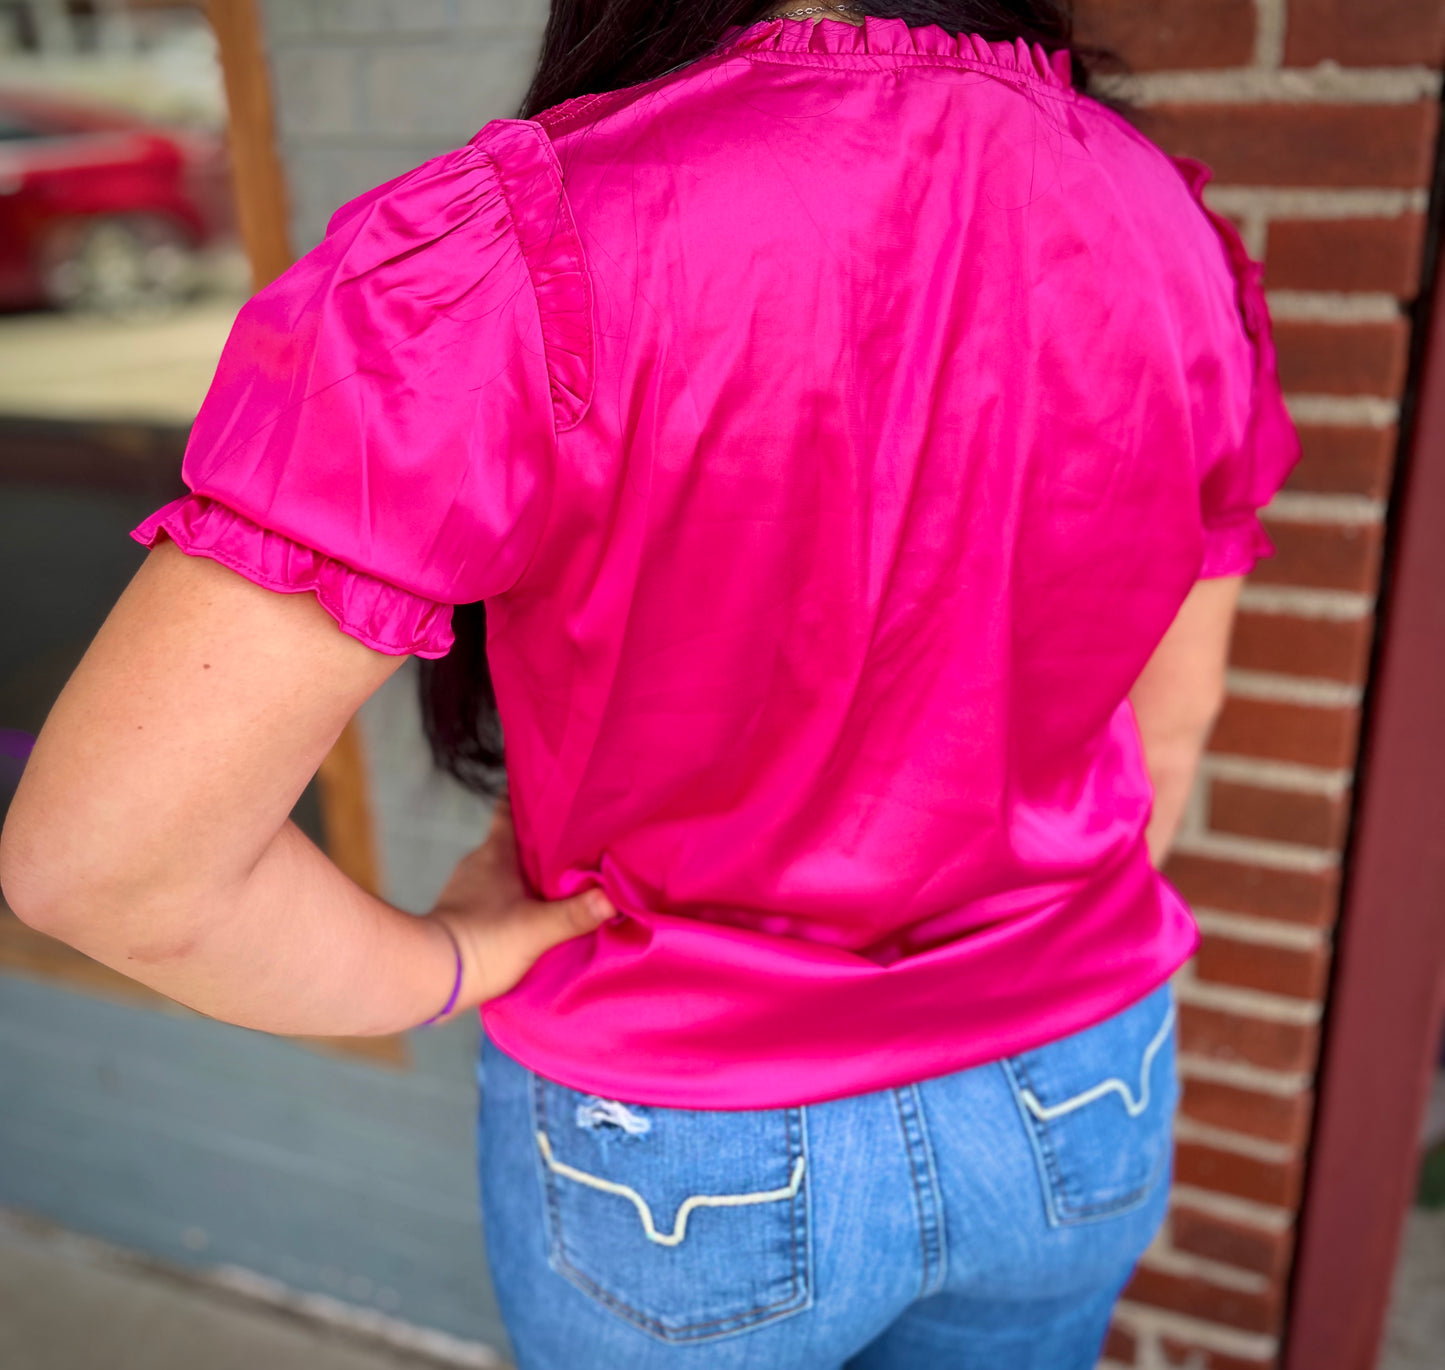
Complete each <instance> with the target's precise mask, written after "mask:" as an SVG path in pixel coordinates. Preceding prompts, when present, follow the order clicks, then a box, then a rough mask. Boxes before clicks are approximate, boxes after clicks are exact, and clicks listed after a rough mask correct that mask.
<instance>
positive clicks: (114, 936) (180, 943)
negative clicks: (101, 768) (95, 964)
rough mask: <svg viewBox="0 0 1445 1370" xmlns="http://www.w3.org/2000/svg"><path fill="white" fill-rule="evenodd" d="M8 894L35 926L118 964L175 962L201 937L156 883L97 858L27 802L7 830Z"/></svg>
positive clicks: (4, 890) (1, 838)
mask: <svg viewBox="0 0 1445 1370" xmlns="http://www.w3.org/2000/svg"><path fill="white" fill-rule="evenodd" d="M0 894H3V897H4V901H5V905H6V907H8V908H9V909H10V911H11V913H13V914H14V915H15V916H16V917H17V918H18V919H19V920H20V921H21V922H22V923H24V924H25V925H26V926H27V927H29V928H32V929H33V930H34V931H36V932H39V933H43V934H45V936H47V937H53V938H55V939H56V940H57V941H60V942H65V943H66V944H68V945H69V946H72V947H75V948H77V949H78V950H80V951H83V952H85V953H86V954H87V955H90V956H93V957H95V958H96V959H98V960H102V961H105V962H106V963H108V964H112V965H113V964H115V963H116V959H117V957H119V958H123V959H125V960H133V961H143V962H150V963H154V962H158V961H166V960H173V959H176V958H178V957H181V956H184V955H185V954H186V953H187V951H188V950H189V948H190V946H191V945H192V944H193V943H194V942H195V940H196V938H195V931H194V926H193V924H192V920H189V919H183V920H179V921H178V920H177V918H176V917H175V913H176V908H175V904H176V901H174V900H168V899H165V898H164V897H163V891H162V890H161V889H160V887H159V886H158V885H157V884H156V883H155V882H153V881H139V880H136V879H134V878H133V877H132V875H131V874H130V873H129V872H127V871H124V870H121V869H118V868H117V867H116V866H114V865H112V864H110V863H106V862H104V861H97V860H96V859H95V854H94V853H87V852H86V851H85V850H83V849H81V848H78V847H77V846H76V845H75V843H74V842H73V841H71V840H68V839H67V834H66V833H65V832H64V831H55V832H50V831H48V829H47V825H46V824H42V823H39V822H36V821H33V819H32V817H31V815H29V814H28V813H26V812H25V810H24V807H23V805H20V804H15V805H12V806H11V812H10V815H9V818H8V820H7V822H6V823H5V827H4V830H3V832H0ZM163 905H164V907H163Z"/></svg>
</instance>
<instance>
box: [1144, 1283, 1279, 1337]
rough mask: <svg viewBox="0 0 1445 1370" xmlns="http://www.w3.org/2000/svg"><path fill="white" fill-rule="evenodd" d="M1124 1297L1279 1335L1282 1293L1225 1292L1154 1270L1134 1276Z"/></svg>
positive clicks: (1255, 1330)
mask: <svg viewBox="0 0 1445 1370" xmlns="http://www.w3.org/2000/svg"><path fill="white" fill-rule="evenodd" d="M1124 1297H1125V1298H1126V1299H1131V1300H1133V1301H1134V1302H1136V1303H1143V1304H1151V1305H1153V1306H1154V1307H1155V1308H1167V1309H1169V1310H1171V1311H1172V1312H1175V1313H1183V1314H1185V1315H1186V1316H1187V1317H1191V1318H1202V1319H1203V1320H1204V1321H1205V1322H1222V1323H1225V1324H1226V1325H1227V1326H1230V1327H1239V1328H1242V1329H1244V1330H1245V1331H1246V1332H1270V1333H1274V1332H1278V1331H1279V1327H1280V1312H1281V1301H1280V1295H1279V1291H1278V1290H1273V1289H1272V1290H1270V1291H1268V1292H1267V1293H1263V1294H1250V1293H1245V1292H1244V1291H1243V1290H1239V1289H1223V1288H1221V1287H1220V1286H1219V1285H1217V1284H1210V1283H1209V1282H1208V1281H1207V1280H1202V1279H1199V1278H1198V1277H1197V1276H1189V1275H1172V1274H1169V1273H1168V1272H1166V1271H1163V1270H1156V1269H1154V1268H1153V1267H1151V1266H1141V1267H1140V1268H1139V1269H1138V1270H1136V1271H1135V1272H1134V1278H1133V1279H1132V1280H1130V1282H1129V1287H1128V1288H1127V1289H1126V1290H1125V1291H1124Z"/></svg>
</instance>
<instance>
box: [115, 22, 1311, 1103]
mask: <svg viewBox="0 0 1445 1370" xmlns="http://www.w3.org/2000/svg"><path fill="white" fill-rule="evenodd" d="M1207 179H1208V172H1207V171H1206V170H1205V169H1204V168H1203V167H1201V166H1199V165H1198V164H1195V163H1189V162H1181V161H1171V160H1170V159H1169V158H1168V157H1166V156H1165V155H1164V154H1163V153H1161V152H1160V151H1159V150H1158V149H1157V148H1155V147H1154V146H1153V145H1152V144H1151V143H1149V142H1148V141H1147V140H1146V139H1145V138H1143V137H1142V136H1141V135H1140V134H1139V133H1137V132H1136V131H1135V130H1134V129H1133V128H1131V127H1130V126H1129V125H1128V124H1127V123H1126V122H1125V121H1124V120H1123V119H1121V118H1119V117H1118V116H1116V115H1115V114H1113V113H1111V112H1110V111H1108V110H1106V109H1105V108H1103V107H1102V106H1100V105H1098V104H1096V103H1094V102H1093V101H1091V100H1089V99H1087V98H1084V97H1082V96H1080V95H1078V94H1076V93H1075V92H1074V91H1073V90H1072V89H1071V88H1070V85H1069V80H1068V64H1067V60H1066V57H1065V56H1063V55H1058V56H1054V57H1051V56H1050V55H1049V54H1047V53H1046V52H1044V51H1043V50H1042V49H1041V48H1038V47H1030V46H1027V45H1025V44H1023V43H1018V44H1012V45H1010V44H1002V43H987V42H984V41H982V40H980V39H978V38H974V37H970V36H967V35H951V34H948V33H946V32H944V31H943V30H942V29H940V28H937V27H932V26H930V27H920V28H910V27H908V26H907V25H906V24H905V23H904V22H903V21H902V20H896V19H875V18H869V19H867V20H866V21H865V22H864V24H863V26H862V28H854V27H852V26H851V25H849V24H846V23H842V22H839V21H834V20H826V19H825V20H823V21H821V22H818V23H816V24H814V23H809V22H806V21H797V20H784V19H775V20H768V21H760V22H758V23H755V24H752V25H749V26H745V27H741V28H734V29H732V30H730V31H729V33H728V35H727V36H726V38H725V40H724V41H723V43H722V45H721V47H720V48H719V49H718V50H717V51H716V52H715V53H713V54H712V55H710V56H708V57H706V58H704V59H702V60H700V61H697V62H695V63H693V64H691V65H689V66H686V67H684V68H682V69H679V70H677V71H674V72H670V73H668V74H667V75H665V76H663V77H660V78H658V79H657V80H654V81H651V82H649V83H647V84H645V85H641V86H635V87H632V88H629V89H627V90H622V91H617V92H613V93H610V94H604V95H595V96H583V97H580V98H578V99H575V100H570V101H567V102H566V103H564V104H562V105H559V106H557V107H556V108H554V109H551V110H549V111H547V112H546V113H545V114H543V115H542V116H540V117H539V118H538V119H537V120H535V121H527V120H516V119H501V120H497V121H495V122H493V123H490V124H488V125H487V126H486V127H485V128H483V129H482V131H481V132H480V133H478V134H477V136H476V137H475V138H474V139H472V141H471V142H470V143H468V144H467V145H466V146H465V147H462V148H459V149H457V150H455V151H453V152H449V153H447V154H446V155H444V156H441V157H438V158H436V159H435V160H433V161H430V162H428V163H426V164H425V165H424V166H421V167H419V168H417V169H416V170H415V171H412V172H410V173H408V174H407V175H405V176H402V177H400V178H399V179H397V180H395V181H392V182H390V183H388V184H387V185H384V186H382V187H380V188H379V189H376V190H373V191H371V192H369V193H368V194H366V195H363V196H361V197H360V198H359V199H357V200H354V201H352V202H351V203H350V204H348V205H346V206H344V207H343V208H342V209H341V210H340V211H338V213H337V214H336V216H335V218H334V219H333V220H332V223H331V226H330V229H329V231H328V233H327V236H326V238H325V240H324V241H323V242H322V243H321V244H320V246H319V247H317V248H316V249H315V250H314V251H312V252H310V253H308V254H307V255H306V256H305V257H303V258H302V259H301V260H300V261H299V262H297V263H296V265H295V266H294V267H292V268H291V270H289V271H288V272H287V273H286V274H285V275H284V276H282V277H281V278H280V279H279V280H277V281H276V282H274V283H273V284H272V285H270V286H268V287H267V288H266V289H264V290H262V291H261V292H260V293H259V294H258V295H257V296H256V297H255V298H254V299H252V300H251V301H250V303H249V304H247V305H246V307H245V308H244V309H243V310H242V312H241V315H240V317H239V318H238V319H237V321H236V325H235V328H234V330H233V332H232V334H231V338H230V341H229V343H228V344H227V347H226V350H225V354H224V356H223V357H222V359H221V363H220V367H219V370H218V371H217V374H216V379H215V382H214V384H213V386H212V388H211V391H210V394H209V395H208V397H207V399H206V402H205V406H204V408H203V409H202V411H201V413H200V416H199V418H198V419H197V421H196V424H195V428H194V431H193V434H192V437H191V443H190V447H189V449H188V451H187V454H186V462H185V476H186V479H187V482H188V484H189V486H190V487H191V489H192V490H193V491H194V494H192V495H190V496H189V497H187V498H184V499H181V500H178V501H177V502H175V503H174V504H171V505H168V506H167V507H166V508H164V509H162V510H160V511H159V512H158V513H156V514H155V515H154V516H153V517H152V518H150V519H149V520H147V522H146V523H144V524H142V525H141V527H140V528H139V529H137V530H136V534H135V536H136V537H137V538H139V539H140V540H141V541H142V542H144V543H146V544H147V545H149V544H152V543H154V542H155V540H156V539H157V538H158V537H160V536H161V535H162V534H163V533H164V534H165V535H167V536H169V537H170V538H171V539H173V540H174V541H175V542H176V543H178V544H179V545H180V546H181V547H182V548H184V549H185V550H186V551H187V552H190V553H193V554H195V555H199V556H207V557H213V558H215V559H216V560H218V561H221V562H224V563H225V564H226V565H228V566H230V567H232V568H234V569H235V570H236V571H238V572H240V573H241V574H242V575H244V576H247V577H249V578H250V579H252V580H254V581H256V582H257V583H259V584H261V585H266V586H270V587H271V588H273V589H276V590H280V591H313V592H314V593H315V594H316V596H317V597H318V599H319V600H320V602H321V603H322V604H323V605H324V606H325V607H326V609H327V610H328V611H329V612H330V613H331V614H332V615H333V616H334V617H335V618H336V620H337V621H338V623H339V624H340V625H341V628H342V630H343V631H345V632H347V633H350V634H352V635H353V636H355V637H357V638H359V639H360V640H361V641H363V642H365V643H368V644H369V645H370V646H372V647H374V648H376V649H377V650H379V651H383V652H392V653H415V654H417V655H420V656H439V655H441V654H443V653H445V651H446V650H447V647H448V645H449V643H450V641H451V636H450V630H449V626H448V625H449V618H450V606H452V605H454V604H458V603H463V602H467V601H474V600H478V599H484V600H486V602H487V613H488V623H489V627H490V641H489V654H490V659H491V665H492V671H493V674H494V677H495V682H496V689H497V696H498V700H499V704H500V708H501V714H502V718H503V722H504V726H505V732H506V745H507V755H508V768H509V773H510V778H511V789H512V797H513V805H514V809H515V813H516V820H517V831H518V836H519V842H520V847H521V855H522V861H523V865H524V869H525V871H526V874H527V876H528V878H529V879H530V881H531V883H532V884H533V886H534V887H535V888H536V889H537V890H538V891H540V892H542V893H543V894H545V895H546V896H548V897H558V896H564V895H567V894H570V893H573V892H575V891H577V890H578V889H580V888H582V887H585V886H590V885H601V886H602V887H603V888H604V889H605V890H606V891H607V893H608V894H609V895H610V896H611V898H612V899H613V901H614V902H615V903H616V905H617V907H618V908H619V909H620V910H621V911H622V916H621V917H620V918H618V919H616V920H614V921H613V922H611V923H609V924H607V925H605V926H604V927H603V928H601V929H600V930H599V931H598V932H596V933H595V934H593V935H590V936H587V937H584V938H581V939H579V940H577V941H574V942H571V943H568V944H566V945H564V946H561V947H558V948H556V949H554V950H553V951H551V952H549V953H548V954H547V955H545V956H544V957H543V958H542V959H541V960H540V961H539V962H538V963H537V965H536V966H535V967H534V968H533V969H532V971H531V972H530V973H529V974H528V975H527V976H526V978H525V979H524V980H523V981H522V983H521V984H520V985H518V987H517V988H516V989H514V990H513V991H512V992H511V993H509V994H506V995H504V996H502V997H501V998H499V999H495V1000H493V1001H492V1002H491V1003H489V1004H487V1005H486V1006H485V1008H484V1010H483V1014H482V1016H483V1020H484V1022H485V1025H486V1028H487V1030H488V1032H489V1033H490V1034H491V1035H492V1037H493V1038H494V1040H495V1041H496V1042H497V1043H498V1045H499V1046H501V1047H502V1048H503V1049H504V1050H505V1051H507V1052H509V1053H510V1054H512V1055H514V1056H516V1057H517V1058H518V1059H520V1060H521V1061H522V1062H523V1063H525V1064H526V1065H528V1066H531V1067H533V1068H534V1069H536V1070H538V1071H540V1072H542V1073H543V1074H545V1075H547V1076H550V1077H551V1078H553V1079H555V1080H558V1081H561V1082H563V1083H564V1084H568V1085H571V1086H574V1087H576V1088H580V1089H585V1090H589V1091H594V1092H596V1093H599V1094H602V1095H605V1096H607V1097H611V1098H620V1099H626V1100H631V1101H636V1102H641V1103H653V1104H663V1105H685V1106H691V1107H713V1108H741V1107H763V1106H773V1105H780V1104H794V1103H805V1102H809V1101H813V1100H821V1099H827V1098H831V1097H835V1096H839V1095H843V1094H848V1093H854V1092H858V1091H863V1090H870V1089H876V1088H881V1087H884V1086H889V1085H894V1084H898V1083H901V1082H905V1081H912V1080H917V1079H921V1078H925V1077H928V1076H932V1075H937V1074H940V1073H943V1072H947V1071H952V1070H956V1069H959V1068H962V1067H965V1066H969V1065H972V1064H976V1063H979V1062H983V1061H988V1060H992V1059H996V1058H999V1057H1003V1056H1007V1055H1010V1054H1013V1053H1015V1052H1018V1051H1021V1050H1024V1049H1026V1048H1029V1047H1033V1046H1036V1045H1038V1044H1040V1043H1042V1042H1045V1041H1048V1040H1050V1039H1052V1038H1054V1037H1057V1036H1059V1035H1061V1034H1064V1033H1068V1032H1070V1031H1073V1030H1076V1029H1079V1028H1083V1027H1085V1026H1087V1025H1089V1024H1091V1023H1094V1022H1096V1021H1098V1020H1099V1019H1101V1018H1103V1017H1105V1016H1107V1015H1109V1014H1110V1013H1112V1012H1114V1011H1115V1010H1117V1009H1119V1008H1121V1007H1123V1006H1124V1005H1126V1004H1128V1003H1130V1002H1132V1001H1134V1000H1135V999H1137V998H1139V997H1140V996H1141V995H1143V994H1144V993H1146V992H1147V991H1149V990H1150V989H1152V988H1154V987H1155V986H1157V985H1158V984H1159V983H1160V982H1161V981H1163V980H1164V979H1165V978H1166V977H1167V976H1168V975H1169V974H1170V973H1171V972H1172V971H1174V970H1175V969H1176V968H1177V967H1178V966H1179V965H1180V964H1181V962H1183V961H1184V960H1185V959H1186V958H1187V957H1188V956H1189V955H1190V953H1191V952H1192V950H1193V949H1194V946H1195V944H1196V939H1197V933H1196V931H1195V928H1194V924H1193V921H1192V919H1191V917H1190V915H1189V912H1188V910H1187V909H1186V907H1185V905H1184V903H1183V901H1182V900H1181V899H1180V897H1179V895H1178V894H1177V893H1176V892H1175V891H1174V890H1173V889H1172V888H1171V887H1170V885H1169V884H1168V883H1167V882H1166V881H1165V880H1164V879H1163V878H1161V877H1160V876H1159V875H1158V874H1156V872H1155V871H1154V870H1153V868H1152V867H1151V865H1150V862H1149V858H1148V854H1147V851H1146V848H1145V844H1144V828H1145V822H1146V819H1147V817H1148V814H1149V808H1150V801H1151V794H1150V786H1149V781H1148V777H1147V774H1146V771H1145V767H1144V762H1143V757H1142V754H1141V749H1140V742H1139V736H1138V732H1137V729H1136V726H1135V722H1134V718H1133V715H1132V712H1131V709H1130V706H1129V704H1128V701H1127V693H1128V691H1129V689H1130V687H1131V685H1132V684H1133V682H1134V680H1135V678H1136V677H1137V676H1138V674H1139V671H1140V669H1141V668H1142V667H1143V665H1144V663H1145V661H1146V660H1147V659H1148V657H1149V655H1150V653H1151V652H1152V651H1153V649H1154V647H1155V645H1156V644H1157V643H1158V641H1159V639H1160V637H1161V635H1162V634H1163V632H1164V630H1165V628H1166V627H1167V626H1168V625H1169V623H1170V621H1171V620H1172V619H1173V617H1174V615H1175V612H1176V611H1177V610H1178V608H1179V606H1180V603H1181V602H1182V601H1183V599H1184V597H1185V595H1186V594H1187V592H1188V591H1189V588H1190V586H1191V585H1192V584H1193V583H1194V582H1195V580H1196V579H1198V578H1199V577H1201V576H1221V575H1234V574H1239V573H1242V572H1245V571H1248V570H1249V569H1250V567H1251V566H1253V564H1254V562H1255V560H1256V559H1257V558H1258V557H1260V556H1261V555H1265V554H1267V553H1268V552H1269V551H1270V550H1271V549H1270V545H1269V542H1268V539H1267V538H1266V537H1265V535H1264V533H1263V531H1262V529H1261V526H1260V523H1259V521H1258V518H1257V517H1256V511H1257V510H1258V509H1259V508H1260V507H1261V506H1262V505H1264V504H1265V503H1266V502H1267V501H1268V500H1269V499H1270V497H1271V496H1272V495H1273V493H1274V492H1275V491H1276V490H1277V489H1278V487H1279V486H1280V484H1281V482H1282V481H1283V480H1284V478H1285V475H1286V474H1287V472H1288V471H1289V469H1290V467H1291V465H1292V464H1293V463H1294V461H1295V460H1296V457H1297V454H1298V447H1297V442H1296V438H1295V434H1294V431H1293V429H1292V427H1291V425H1290V422H1289V419H1288V417H1287V415H1286V413H1285V409H1284V406H1283V403H1282V401H1281V397H1280V391H1279V385H1278V381H1277V378H1276V371H1275V360H1274V350H1273V346H1272V343H1271V340H1270V333H1269V321H1268V316H1267V314H1266V310H1265V305H1264V299H1263V295H1262V292H1261V286H1260V279H1259V277H1260V273H1259V269H1258V267H1257V266H1256V265H1255V264H1254V263H1252V262H1251V261H1250V260H1249V258H1248V257H1247V255H1246V253H1245V251H1244V249H1243V247H1242V245H1241V243H1240V239H1239V237H1238V235H1237V234H1236V232H1235V231H1234V229H1233V228H1232V227H1231V225H1230V224H1229V223H1228V222H1226V221H1225V220H1223V219H1221V218H1219V217H1218V216H1216V215H1212V214H1210V213H1208V212H1207V211H1206V210H1204V209H1203V207H1202V202H1201V199H1200V191H1201V189H1202V187H1203V185H1204V183H1205V181H1206V180H1207Z"/></svg>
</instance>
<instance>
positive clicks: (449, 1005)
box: [417, 918, 462, 1027]
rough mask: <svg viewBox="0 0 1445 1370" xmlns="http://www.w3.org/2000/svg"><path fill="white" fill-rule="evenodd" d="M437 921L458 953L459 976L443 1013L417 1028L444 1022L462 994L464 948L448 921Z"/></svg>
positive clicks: (453, 982) (419, 1024)
mask: <svg viewBox="0 0 1445 1370" xmlns="http://www.w3.org/2000/svg"><path fill="white" fill-rule="evenodd" d="M436 921H437V922H438V923H440V924H441V929H442V931H443V932H444V933H446V935H447V936H448V937H449V938H450V939H451V944H452V950H453V951H454V952H456V954H457V975H456V979H455V980H453V981H452V992H451V993H450V994H449V995H447V1001H446V1003H445V1004H443V1005H442V1009H441V1012H440V1013H437V1014H434V1015H433V1016H432V1017H430V1018H428V1019H427V1020H426V1022H424V1023H418V1024H417V1027H431V1025H432V1024H433V1023H439V1022H441V1020H442V1019H443V1018H445V1017H446V1016H447V1014H449V1013H450V1012H451V1011H452V1010H453V1009H454V1008H456V1006H457V996H458V995H459V994H460V993H461V992H462V946H461V943H460V942H458V941H457V935H456V933H454V932H453V931H452V930H451V928H450V927H449V926H448V925H447V922H446V919H444V918H438V919H437V920H436Z"/></svg>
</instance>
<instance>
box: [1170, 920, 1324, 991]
mask: <svg viewBox="0 0 1445 1370" xmlns="http://www.w3.org/2000/svg"><path fill="white" fill-rule="evenodd" d="M1329 968H1330V959H1329V956H1328V954H1327V953H1326V951H1325V949H1324V948H1323V947H1274V946H1269V945H1268V944H1266V943H1262V942H1245V941H1241V940H1240V939H1238V938H1233V937H1220V936H1219V935H1218V934H1217V933H1207V934H1206V935H1205V938H1204V941H1203V943H1202V944H1201V946H1200V948H1199V953H1198V955H1197V956H1196V957H1195V961H1194V971H1195V974H1196V975H1198V976H1199V978H1200V979H1201V980H1209V981H1213V982H1214V983H1216V984H1221V985H1235V986H1237V987H1238V988H1240V989H1257V990H1263V991H1264V992H1265V993H1268V994H1283V995H1287V996H1288V997H1289V998H1291V999H1309V1000H1312V1001H1318V1000H1319V999H1321V998H1322V997H1323V996H1324V991H1325V983H1326V981H1327V979H1328V977H1329Z"/></svg>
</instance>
